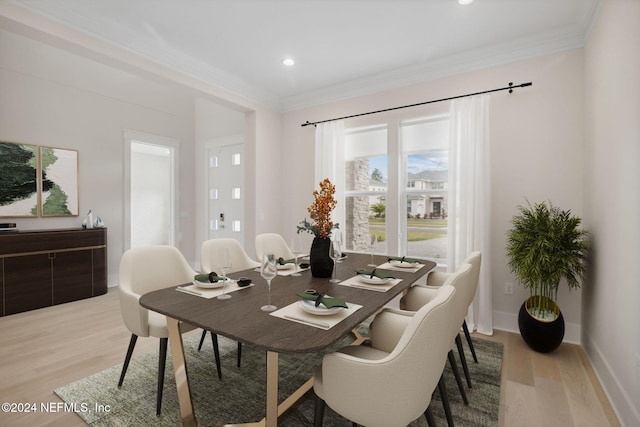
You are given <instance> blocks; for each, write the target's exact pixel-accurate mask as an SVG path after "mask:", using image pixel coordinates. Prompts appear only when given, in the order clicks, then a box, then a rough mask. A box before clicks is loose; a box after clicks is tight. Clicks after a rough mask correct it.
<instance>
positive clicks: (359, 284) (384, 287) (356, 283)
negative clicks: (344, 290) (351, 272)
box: [338, 275, 402, 292]
mask: <svg viewBox="0 0 640 427" xmlns="http://www.w3.org/2000/svg"><path fill="white" fill-rule="evenodd" d="M400 282H402V279H393V280H390V281H389V282H388V283H385V284H380V285H372V284H369V283H365V282H363V281H362V280H360V279H359V278H358V275H355V276H353V277H352V278H350V279H347V280H343V281H342V282H340V283H338V284H339V285H342V286H350V287H352V288H358V289H367V290H370V291H378V292H387V291H388V290H389V289H391V288H393V287H394V286H395V285H397V284H398V283H400Z"/></svg>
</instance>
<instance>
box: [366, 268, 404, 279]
mask: <svg viewBox="0 0 640 427" xmlns="http://www.w3.org/2000/svg"><path fill="white" fill-rule="evenodd" d="M356 273H358V274H360V275H363V276H369V277H377V278H378V279H395V277H394V276H392V275H391V274H389V273H385V272H384V271H381V272H378V271H376V269H375V268H374V269H373V271H367V270H356Z"/></svg>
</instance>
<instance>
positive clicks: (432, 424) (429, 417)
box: [424, 405, 436, 427]
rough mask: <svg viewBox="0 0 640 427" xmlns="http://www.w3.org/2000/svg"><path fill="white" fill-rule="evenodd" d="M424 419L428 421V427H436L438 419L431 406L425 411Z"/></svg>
mask: <svg viewBox="0 0 640 427" xmlns="http://www.w3.org/2000/svg"><path fill="white" fill-rule="evenodd" d="M424 417H425V418H426V419H427V425H428V426H429V427H436V419H435V418H434V417H433V411H432V410H431V405H429V406H427V410H426V411H424Z"/></svg>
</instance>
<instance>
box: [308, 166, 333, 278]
mask: <svg viewBox="0 0 640 427" xmlns="http://www.w3.org/2000/svg"><path fill="white" fill-rule="evenodd" d="M335 192H336V187H335V185H333V184H332V183H331V181H330V180H329V178H325V179H324V180H322V181H320V190H313V199H314V200H313V203H312V204H311V206H309V207H308V208H307V212H309V216H310V218H311V222H309V221H307V219H306V218H305V219H304V220H303V221H301V222H300V224H299V225H298V233H300V232H302V231H305V232H307V233H311V234H313V235H314V236H315V237H314V238H313V242H312V244H311V251H310V252H309V264H310V267H311V275H312V276H314V277H331V274H332V273H333V260H332V259H331V258H330V257H329V246H330V240H329V239H330V237H331V231H332V230H333V229H334V228H338V224H334V223H333V221H332V220H331V212H332V211H333V210H334V209H335V207H336V204H337V203H338V202H337V201H336V199H335V198H334V197H333V195H334V194H335Z"/></svg>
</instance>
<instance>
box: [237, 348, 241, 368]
mask: <svg viewBox="0 0 640 427" xmlns="http://www.w3.org/2000/svg"><path fill="white" fill-rule="evenodd" d="M241 360H242V343H241V342H240V341H238V361H237V366H238V368H239V367H240V361H241Z"/></svg>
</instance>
